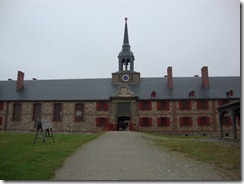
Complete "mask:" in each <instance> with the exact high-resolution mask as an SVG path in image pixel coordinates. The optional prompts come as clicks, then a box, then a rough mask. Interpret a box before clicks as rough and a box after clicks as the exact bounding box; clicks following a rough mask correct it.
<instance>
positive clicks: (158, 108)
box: [157, 101, 161, 111]
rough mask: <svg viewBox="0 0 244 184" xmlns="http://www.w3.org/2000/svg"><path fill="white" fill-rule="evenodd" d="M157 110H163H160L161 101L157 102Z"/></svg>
mask: <svg viewBox="0 0 244 184" xmlns="http://www.w3.org/2000/svg"><path fill="white" fill-rule="evenodd" d="M157 110H158V111H159V110H161V109H160V101H157Z"/></svg>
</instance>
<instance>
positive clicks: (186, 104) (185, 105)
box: [179, 100, 191, 110]
mask: <svg viewBox="0 0 244 184" xmlns="http://www.w3.org/2000/svg"><path fill="white" fill-rule="evenodd" d="M179 107H180V109H181V110H190V109H191V101H190V100H181V101H179Z"/></svg>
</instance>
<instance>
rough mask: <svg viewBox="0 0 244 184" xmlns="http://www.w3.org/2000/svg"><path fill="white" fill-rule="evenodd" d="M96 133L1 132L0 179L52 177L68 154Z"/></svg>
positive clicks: (44, 178) (93, 137)
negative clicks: (45, 134) (37, 135)
mask: <svg viewBox="0 0 244 184" xmlns="http://www.w3.org/2000/svg"><path fill="white" fill-rule="evenodd" d="M101 134H102V133H101V132H100V133H96V134H73V135H72V134H54V137H55V141H56V143H53V140H52V138H46V142H47V143H46V144H45V143H43V142H42V139H37V141H36V144H34V143H33V142H34V137H35V134H34V133H0V171H1V172H0V180H48V179H51V178H52V177H53V176H54V172H55V170H56V169H57V168H58V167H60V166H61V165H62V163H63V161H64V159H65V158H66V157H68V156H69V155H71V153H73V152H74V151H75V150H76V149H77V148H78V147H79V146H81V145H82V144H84V143H86V142H88V141H91V140H93V139H95V138H97V137H98V136H99V135H101Z"/></svg>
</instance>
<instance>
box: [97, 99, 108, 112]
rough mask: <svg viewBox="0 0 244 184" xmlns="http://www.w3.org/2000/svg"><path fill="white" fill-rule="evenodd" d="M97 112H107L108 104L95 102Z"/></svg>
mask: <svg viewBox="0 0 244 184" xmlns="http://www.w3.org/2000/svg"><path fill="white" fill-rule="evenodd" d="M97 111H108V102H107V101H98V102H97Z"/></svg>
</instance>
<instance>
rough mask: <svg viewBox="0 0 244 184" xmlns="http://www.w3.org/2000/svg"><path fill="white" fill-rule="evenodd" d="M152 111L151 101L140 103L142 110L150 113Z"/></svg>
mask: <svg viewBox="0 0 244 184" xmlns="http://www.w3.org/2000/svg"><path fill="white" fill-rule="evenodd" d="M151 109H152V103H151V101H140V110H146V111H149V110H151Z"/></svg>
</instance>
